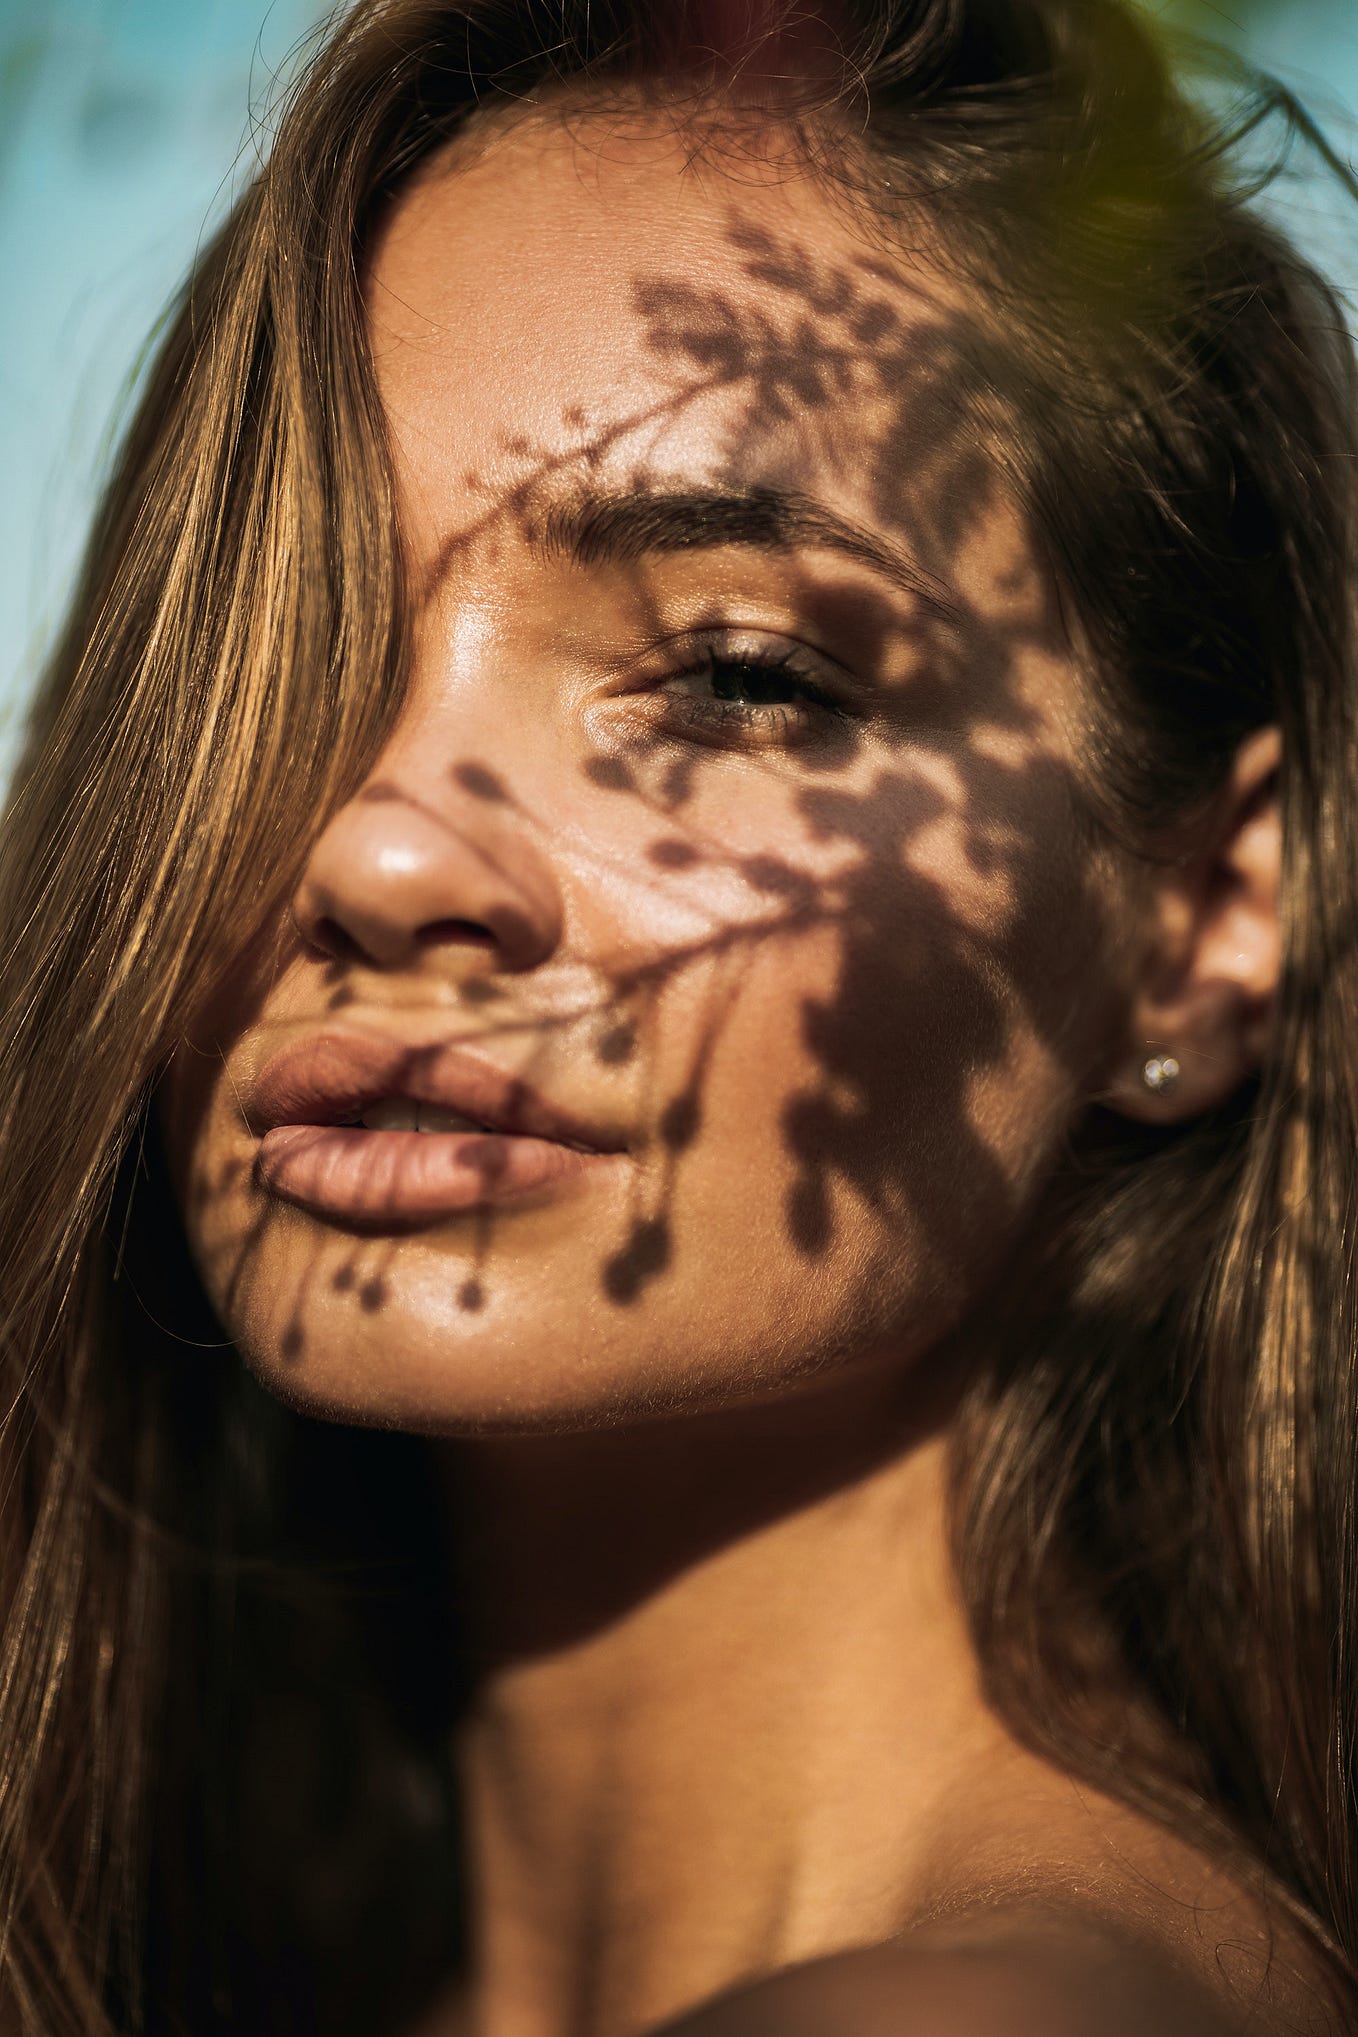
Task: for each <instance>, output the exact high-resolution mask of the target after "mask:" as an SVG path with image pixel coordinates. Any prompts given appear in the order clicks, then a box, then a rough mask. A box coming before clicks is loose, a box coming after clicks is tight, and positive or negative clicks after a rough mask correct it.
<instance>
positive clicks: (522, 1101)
mask: <svg viewBox="0 0 1358 2037" xmlns="http://www.w3.org/2000/svg"><path fill="white" fill-rule="evenodd" d="M394 1097H403V1098H407V1099H408V1100H409V1101H410V1102H412V1103H422V1104H429V1105H432V1106H434V1107H436V1108H439V1109H442V1110H448V1111H456V1112H457V1113H458V1114H459V1115H460V1116H462V1117H466V1118H472V1119H474V1120H475V1121H476V1123H477V1124H478V1125H481V1126H484V1127H485V1128H486V1129H487V1130H488V1131H492V1132H498V1133H502V1134H506V1135H508V1136H511V1137H519V1138H531V1139H550V1140H551V1141H553V1142H554V1143H555V1144H557V1145H563V1146H575V1147H580V1148H583V1149H584V1150H585V1151H586V1152H589V1153H620V1152H622V1151H624V1150H625V1148H626V1144H627V1141H626V1138H625V1136H624V1135H623V1133H622V1131H621V1130H620V1129H619V1127H618V1126H616V1125H612V1124H606V1123H601V1122H598V1121H595V1120H589V1119H586V1118H585V1117H583V1116H581V1115H578V1114H577V1113H575V1112H574V1111H571V1110H569V1109H566V1108H563V1107H562V1106H561V1105H560V1104H558V1103H556V1102H553V1101H549V1100H548V1099H547V1098H546V1097H544V1096H543V1095H542V1094H541V1092H540V1091H538V1090H535V1089H533V1088H531V1087H530V1086H529V1085H528V1084H527V1083H526V1082H524V1081H523V1080H522V1079H521V1078H520V1077H518V1076H516V1075H510V1074H507V1073H506V1072H505V1071H504V1070H503V1069H500V1068H497V1067H496V1066H495V1065H494V1064H493V1063H492V1062H489V1061H486V1060H483V1059H482V1058H481V1057H480V1055H478V1054H474V1053H471V1052H469V1051H468V1050H467V1049H466V1048H465V1047H463V1046H461V1045H460V1044H450V1043H448V1042H444V1041H433V1042H428V1043H422V1044H417V1043H408V1042H405V1041H400V1040H392V1039H389V1038H383V1037H381V1036H378V1035H371V1034H362V1033H344V1032H328V1033H316V1034H312V1035H310V1036H309V1037H307V1038H305V1039H301V1040H295V1041H292V1042H291V1043H290V1044H289V1045H287V1046H285V1047H283V1048H281V1049H280V1050H279V1052H278V1053H276V1054H274V1055H273V1056H271V1058H270V1059H269V1060H268V1061H266V1062H265V1064H264V1066H263V1068H262V1069H261V1070H260V1071H259V1074H258V1075H257V1076H256V1077H255V1078H254V1080H253V1081H252V1082H250V1083H249V1084H248V1086H247V1088H246V1090H245V1095H244V1099H243V1101H244V1107H245V1117H246V1122H247V1123H248V1125H249V1126H250V1129H251V1131H253V1132H254V1133H256V1135H260V1134H264V1133H267V1132H269V1131H271V1130H272V1129H274V1128H275V1127H276V1126H279V1125H345V1124H354V1123H355V1122H356V1121H357V1119H359V1118H360V1117H361V1116H362V1115H363V1113H364V1112H365V1111H368V1110H371V1109H372V1108H373V1106H374V1105H375V1104H378V1103H381V1102H384V1101H386V1100H388V1099H390V1098H394ZM370 1136H372V1137H383V1136H392V1137H397V1136H401V1135H400V1134H390V1135H388V1134H382V1133H373V1134H370Z"/></svg>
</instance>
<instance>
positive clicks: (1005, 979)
mask: <svg viewBox="0 0 1358 2037" xmlns="http://www.w3.org/2000/svg"><path fill="white" fill-rule="evenodd" d="M836 889H837V893H838V902H837V906H836V909H835V910H834V911H832V912H830V913H829V914H828V915H827V918H826V922H825V924H823V925H821V926H819V927H817V928H815V929H808V930H805V931H791V930H785V931H784V932H783V933H781V934H778V933H773V934H770V935H767V936H765V937H764V938H763V939H762V940H761V941H759V942H758V943H757V944H754V945H753V946H752V947H751V948H750V949H749V950H748V951H747V952H746V954H745V955H744V956H743V957H742V959H741V962H740V964H739V965H738V966H732V965H730V964H728V965H727V966H726V967H725V968H724V969H723V968H721V967H719V966H716V965H714V964H708V965H705V966H703V967H702V968H695V969H694V970H692V971H691V972H690V978H691V980H690V981H689V982H688V983H687V984H686V985H684V986H682V987H681V986H679V985H676V986H675V989H674V997H675V1001H676V1004H677V1005H679V1007H680V1009H679V1010H678V1012H677V1014H672V1017H673V1023H672V1025H671V1026H670V1027H662V1028H661V1032H662V1035H664V1034H666V1033H668V1035H669V1037H670V1038H671V1039H672V1040H673V1041H675V1042H676V1043H677V1042H684V1043H686V1047H687V1054H688V1062H687V1066H684V1065H680V1062H679V1055H678V1051H677V1048H676V1051H675V1065H674V1066H673V1067H672V1069H671V1070H670V1071H669V1074H668V1081H662V1082H659V1083H658V1087H659V1088H660V1089H661V1090H662V1092H663V1093H664V1095H665V1097H666V1100H667V1104H668V1107H669V1108H670V1110H671V1111H672V1112H673V1114H674V1120H675V1123H676V1125H680V1126H682V1128H683V1131H684V1135H685V1145H684V1149H683V1150H682V1151H680V1152H677V1153H676V1154H675V1155H674V1156H673V1157H672V1160H671V1166H670V1179H669V1184H668V1191H667V1194H668V1200H667V1202H666V1203H665V1204H664V1205H663V1206H661V1205H659V1204H658V1205H657V1207H656V1208H655V1209H654V1210H652V1211H651V1212H650V1213H649V1214H650V1216H651V1220H652V1222H653V1223H654V1222H655V1221H656V1220H657V1219H658V1218H660V1217H661V1216H663V1217H664V1218H665V1219H666V1221H667V1222H668V1224H669V1226H670V1228H671V1230H672V1233H673V1257H674V1263H675V1265H676V1266H677V1267H678V1268H680V1270H681V1271H682V1268H683V1266H684V1263H685V1260H686V1258H687V1259H689V1260H691V1262H692V1263H695V1264H697V1265H700V1266H701V1267H702V1268H703V1280H704V1284H705V1288H706V1292H707V1296H708V1303H707V1305H708V1307H709V1308H713V1307H715V1306H717V1305H718V1304H719V1301H720V1299H721V1297H722V1296H724V1295H730V1296H731V1297H732V1298H733V1302H732V1305H733V1308H737V1307H739V1306H740V1303H739V1292H740V1291H741V1290H740V1283H743V1292H744V1294H745V1295H749V1294H750V1293H751V1292H752V1291H757V1292H758V1293H759V1304H760V1307H761V1309H762V1311H763V1319H764V1321H765V1322H766V1323H768V1322H770V1321H776V1322H777V1323H778V1324H779V1325H780V1326H783V1327H784V1328H785V1327H786V1326H787V1325H788V1324H790V1323H793V1322H796V1323H798V1324H799V1325H800V1326H801V1329H802V1330H803V1331H804V1332H805V1333H807V1334H810V1335H813V1336H814V1338H815V1340H816V1341H817V1342H819V1343H820V1344H822V1345H823V1346H824V1347H825V1348H828V1347H829V1346H830V1345H832V1344H834V1343H836V1342H838V1341H839V1340H840V1339H841V1338H842V1337H843V1336H844V1335H845V1334H846V1333H847V1334H850V1335H853V1334H867V1333H868V1332H869V1330H870V1331H871V1332H872V1333H873V1334H885V1333H887V1332H888V1331H889V1332H890V1333H891V1334H892V1335H893V1336H894V1337H898V1338H901V1339H903V1340H904V1343H903V1346H902V1348H903V1349H904V1347H905V1345H908V1346H910V1347H917V1346H918V1345H920V1344H923V1343H927V1342H928V1341H930V1339H931V1338H932V1337H934V1336H935V1335H937V1334H940V1333H941V1332H942V1330H943V1329H944V1328H946V1327H948V1326H949V1325H950V1324H951V1323H952V1322H954V1321H955V1320H956V1318H957V1317H958V1315H959V1314H960V1313H962V1312H963V1311H964V1310H965V1308H966V1306H967V1305H968V1303H969V1301H970V1300H971V1299H972V1298H973V1297H974V1295H975V1294H976V1292H977V1290H978V1288H979V1286H980V1285H981V1284H982V1283H983V1282H984V1280H985V1279H986V1277H987V1276H988V1274H989V1273H990V1271H991V1270H992V1269H993V1268H994V1267H995V1265H996V1264H997V1262H998V1261H999V1260H1000V1259H1001V1258H1002V1257H1003V1255H1004V1253H1005V1251H1006V1250H1007V1249H1008V1246H1009V1244H1010V1243H1011V1241H1012V1240H1013V1238H1014V1237H1015V1235H1016V1233H1017V1230H1018V1227H1019V1225H1020V1224H1021V1222H1022V1221H1023V1218H1024V1216H1025V1214H1026V1211H1027V1209H1028V1206H1029V1204H1030V1202H1031V1198H1032V1195H1033V1193H1034V1192H1035V1186H1036V1184H1037V1183H1038V1182H1039V1181H1040V1178H1041V1176H1042V1173H1043V1171H1044V1164H1045V1163H1046V1162H1047V1161H1048V1160H1049V1157H1050V1155H1051V1152H1052V1150H1053V1148H1054V1146H1055V1144H1056V1142H1057V1141H1058V1139H1059V1138H1060V1137H1061V1135H1062V1133H1063V1131H1064V1129H1065V1127H1066V1125H1067V1123H1068V1121H1069V1117H1070V1114H1071V1112H1072V1109H1073V1107H1074V1103H1075V1097H1076V1085H1077V1080H1078V1072H1077V1071H1076V1070H1074V1069H1072V1067H1071V1065H1070V1064H1069V1063H1068V1061H1067V1060H1066V1059H1065V1058H1064V1057H1063V1055H1062V1053H1061V1052H1060V1050H1059V1048H1058V1045H1057V1034H1058V1032H1059V1030H1060V1029H1061V1025H1062V1024H1063V1023H1065V1022H1068V1020H1069V1015H1070V1014H1069V1008H1068V1007H1067V1006H1066V1003H1065V999H1064V998H1063V997H1061V996H1060V995H1059V994H1058V995H1055V996H1053V995H1052V993H1053V992H1055V991H1057V990H1058V980H1059V979H1061V978H1063V977H1066V990H1067V991H1068V992H1069V991H1071V990H1072V988H1073V986H1072V985H1071V983H1070V980H1069V977H1068V976H1067V969H1068V967H1069V962H1070V957H1069V956H1067V957H1066V958H1058V957H1057V956H1056V955H1055V954H1054V953H1053V952H1052V950H1051V947H1050V944H1049V945H1048V947H1047V949H1046V950H1045V951H1044V952H1038V951H1035V950H1033V949H1031V948H1029V949H1028V950H1026V951H1025V950H1024V949H1023V948H1022V947H1020V948H1018V949H1015V948H1014V947H1013V946H1012V944H1011V942H1010V941H1009V940H1007V939H1006V937H1005V935H1004V933H1003V932H1002V931H1001V930H1000V929H998V928H996V929H992V930H989V931H987V930H984V929H982V928H979V927H978V926H977V924H976V923H975V921H974V919H969V918H968V916H967V915H966V913H965V911H964V910H963V908H962V906H961V905H960V904H959V900H958V896H957V895H956V894H950V892H949V890H948V888H947V886H946V885H944V884H942V883H940V881H939V878H938V875H937V865H935V866H934V870H933V873H932V874H930V875H928V876H925V875H923V874H921V873H917V872H912V871H911V870H909V869H908V868H902V866H901V865H900V864H899V863H892V864H890V865H885V866H884V865H881V864H876V863H873V862H872V861H870V860H865V861H864V862H862V863H860V864H859V865H857V866H856V867H855V868H854V870H853V871H852V873H851V874H849V875H847V876H843V877H841V879H840V881H839V883H838V885H837V887H836ZM1063 924H1064V925H1065V928H1066V931H1067V934H1068V935H1069V932H1070V922H1069V920H1068V919H1067V920H1065V921H1064V922H1063ZM1070 945H1073V944H1070V943H1069V942H1068V946H1070ZM1075 973H1077V974H1078V973H1079V972H1075ZM1083 987H1084V986H1083V984H1082V985H1081V988H1082V989H1083ZM1057 1006H1059V1007H1060V1009H1061V1016H1060V1018H1058V1014H1057V1011H1056V1009H1054V1007H1057ZM694 1071H696V1073H695V1072H694ZM678 1099H682V1100H683V1108H682V1110H678V1109H676V1107H675V1106H676V1101H677V1100H678ZM812 1316H817V1317H818V1318H819V1320H818V1321H817V1322H815V1323H814V1324H813V1323H812V1322H811V1321H810V1317H812ZM807 1355H813V1354H810V1353H808V1354H807Z"/></svg>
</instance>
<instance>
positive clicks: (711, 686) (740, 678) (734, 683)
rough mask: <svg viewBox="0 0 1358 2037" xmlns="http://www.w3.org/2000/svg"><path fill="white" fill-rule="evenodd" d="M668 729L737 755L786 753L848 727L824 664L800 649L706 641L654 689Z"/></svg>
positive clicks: (732, 638) (844, 708) (736, 639)
mask: <svg viewBox="0 0 1358 2037" xmlns="http://www.w3.org/2000/svg"><path fill="white" fill-rule="evenodd" d="M655 698H656V699H657V701H658V702H659V703H660V706H661V710H662V713H663V718H664V720H665V722H666V723H668V724H669V725H670V726H672V727H674V728H675V729H676V730H677V731H680V732H682V733H685V734H692V735H696V736H699V737H702V738H705V739H706V740H709V741H713V740H715V741H717V742H727V743H729V744H731V746H732V747H735V748H744V749H757V748H776V747H779V746H783V747H792V746H793V745H796V744H798V743H801V742H805V741H808V740H813V739H814V738H815V737H816V736H817V735H822V736H828V735H830V734H832V733H833V732H834V731H835V730H836V729H838V728H842V726H843V724H844V723H845V722H846V721H847V720H848V719H849V709H848V707H847V706H846V704H845V703H844V702H843V700H841V699H840V698H838V697H837V695H836V691H835V689H834V683H833V680H832V679H831V677H830V674H829V671H828V670H827V669H825V667H824V665H823V662H822V661H819V660H817V659H816V658H815V657H814V656H813V655H812V654H811V653H810V652H809V651H806V650H805V649H803V648H802V647H801V646H799V645H793V644H786V643H783V644H775V643H769V642H761V641H758V640H742V639H740V638H739V637H737V636H734V635H731V636H723V637H720V638H717V639H711V640H709V641H707V642H706V643H704V644H702V645H700V646H698V647H697V648H696V653H695V655H694V656H693V658H692V661H691V662H690V663H688V664H686V665H684V666H683V667H682V669H680V670H678V671H674V672H671V673H669V674H668V675H667V676H666V677H665V678H663V679H662V680H661V681H660V682H659V684H658V685H657V687H656V691H655Z"/></svg>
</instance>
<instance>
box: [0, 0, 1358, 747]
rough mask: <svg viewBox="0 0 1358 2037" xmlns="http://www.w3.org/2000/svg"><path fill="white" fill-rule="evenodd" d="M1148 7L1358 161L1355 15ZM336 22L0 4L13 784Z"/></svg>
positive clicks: (1319, 200)
mask: <svg viewBox="0 0 1358 2037" xmlns="http://www.w3.org/2000/svg"><path fill="white" fill-rule="evenodd" d="M656 4H657V5H664V4H665V0H656ZM1145 4H1146V5H1147V6H1149V7H1151V8H1152V10H1153V11H1155V12H1167V13H1169V14H1170V16H1171V18H1173V17H1174V16H1175V15H1181V16H1182V15H1186V14H1190V13H1191V16H1192V20H1193V25H1194V26H1196V27H1202V28H1204V29H1207V30H1209V31H1211V32H1214V33H1216V34H1218V35H1219V36H1220V37H1221V38H1222V39H1223V40H1229V41H1232V42H1234V43H1236V44H1237V45H1238V46H1240V47H1243V48H1244V49H1245V51H1246V53H1247V54H1249V55H1251V56H1252V57H1254V58H1256V59H1258V60H1259V61H1261V62H1262V63H1264V64H1266V65H1267V66H1268V67H1269V68H1270V69H1272V70H1274V71H1277V72H1279V73H1280V74H1281V75H1283V76H1284V78H1285V79H1286V80H1287V82H1288V83H1290V84H1292V85H1293V86H1294V87H1296V89H1297V90H1298V91H1299V92H1300V93H1301V95H1302V97H1303V98H1304V99H1305V100H1306V101H1307V103H1308V104H1309V105H1311V106H1312V108H1313V110H1315V111H1316V112H1317V113H1319V114H1320V115H1321V116H1322V117H1323V118H1324V119H1325V122H1326V124H1327V127H1328V130H1329V132H1330V133H1331V135H1332V137H1333V138H1334V140H1335V141H1336V143H1337V144H1338V145H1339V147H1340V148H1341V150H1342V152H1343V153H1344V154H1345V155H1346V156H1347V157H1349V158H1350V159H1352V158H1353V157H1354V156H1355V154H1358V119H1355V116H1354V114H1353V112H1352V110H1351V109H1353V108H1355V107H1358V0H1220V4H1216V0H1145ZM328 11H329V8H328V6H327V5H323V4H321V0H272V5H269V4H268V0H0V276H3V278H4V287H3V290H2V291H0V473H2V474H3V476H4V479H3V485H2V486H0V779H2V778H3V775H4V773H5V771H6V770H7V768H8V760H9V757H10V756H11V754H12V745H13V742H14V739H15V735H16V732H17V726H18V722H19V718H20V715H21V712H22V705H23V701H24V699H25V698H26V695H27V691H28V688H29V686H30V684H31V681H32V678H33V675H34V673H35V671H36V669H37V667H38V665H39V663H40V661H41V658H42V654H43V650H44V647H45V646H46V645H47V643H48V642H49V641H50V637H51V634H52V631H53V629H54V628H55V626H56V624H57V623H58V621H59V619H60V615H61V610H62V605H63V602H64V600H65V598H66V593H67V589H68V587H69V584H70V579H71V574H72V572H73V570H74V566H75V563H76V559H77V557H78V554H79V551H80V547H81V544H82V541H83V536H84V531H85V528H86V525H87V523H88V520H89V515H90V510H91V507H92V504H93V498H94V492H95V488H96V485H97V480H98V476H99V474H100V472H101V471H102V469H103V467H104V465H105V463H106V460H107V456H108V450H109V444H110V429H111V425H112V421H113V419H114V417H115V414H116V412H117V410H118V406H119V399H120V397H121V396H122V394H123V393H124V391H125V390H126V387H127V385H128V381H129V378H130V377H131V376H132V374H133V373H134V372H135V368H136V364H137V361H138V359H139V356H140V354H141V350H142V348H143V345H144V343H145V340H146V337H147V334H148V332H149V330H150V328H151V326H152V325H153V323H154V321H155V319H156V317H157V315H158V313H159V311H160V310H161V309H162V307H163V305H164V304H165V301H166V300H167V298H168V297H169V295H170V293H171V291H172V290H173V289H174V287H175V284H176V283H177V282H178V280H179V278H180V277H181V276H182V275H183V273H184V272H185V270H186V268H187V267H188V265H189V263H190V262H191V261H192V258H193V252H194V248H195V245H196V244H197V242H198V240H199V238H200V237H201V235H202V233H203V231H204V228H205V226H207V225H209V224H210V223H211V222H212V221H214V220H215V219H217V218H218V217H219V216H220V214H221V211H222V209H223V208H224V206H225V205H226V204H227V203H228V202H229V199H230V196H231V194H232V192H233V191H234V190H235V189H238V188H239V184H240V181H241V179H242V178H243V177H245V176H248V174H249V171H250V168H251V166H252V165H253V163H254V161H255V160H256V151H257V148H258V146H259V141H258V137H257V135H256V134H255V132H254V131H253V129H254V121H255V119H257V118H258V116H259V115H260V114H261V113H262V112H263V111H264V109H265V107H266V105H267V102H268V99H269V96H270V94H271V92H272V91H273V89H274V87H275V84H276V80H277V78H278V75H279V73H280V70H282V69H284V68H285V67H286V63H287V60H288V57H289V54H290V52H292V51H293V50H294V48H295V47H296V45H297V44H298V43H299V41H300V39H301V38H303V37H304V36H305V35H306V34H307V33H308V31H310V30H311V29H312V28H313V27H314V26H315V24H316V23H317V22H318V21H319V20H320V19H321V18H322V17H323V15H325V14H327V13H328ZM252 109H253V112H252ZM1286 203H1287V204H1288V206H1289V207H1290V211H1291V220H1292V224H1293V226H1294V228H1295V230H1297V231H1298V232H1299V233H1300V234H1301V235H1302V236H1303V238H1305V239H1307V240H1308V241H1309V242H1310V243H1311V244H1312V245H1313V246H1314V247H1315V248H1316V249H1317V251H1318V252H1319V254H1320V256H1321V258H1322V259H1323V260H1324V261H1326V263H1327V264H1328V266H1329V267H1330V269H1331V272H1332V273H1335V274H1337V275H1338V276H1339V277H1340V280H1343V281H1347V282H1348V283H1349V284H1350V285H1351V286H1352V287H1353V289H1354V290H1355V292H1358V210H1355V213H1354V214H1353V215H1352V216H1347V215H1345V214H1343V213H1341V211H1340V210H1339V208H1338V207H1336V206H1335V204H1334V203H1333V201H1331V200H1327V199H1325V198H1324V197H1322V196H1321V195H1320V194H1319V193H1318V192H1317V190H1316V188H1315V187H1314V186H1312V185H1310V184H1308V183H1306V182H1305V181H1300V182H1298V183H1297V185H1296V186H1295V187H1294V188H1292V189H1291V190H1290V191H1289V192H1288V194H1287V198H1286ZM1355 301H1356V302H1358V298H1356V299H1355ZM1355 322H1358V319H1356V321H1355Z"/></svg>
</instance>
